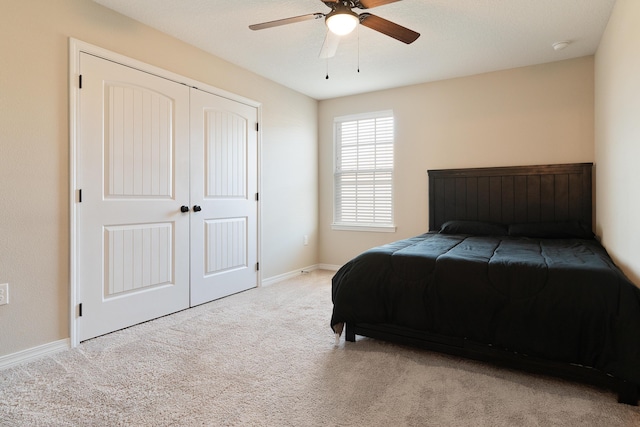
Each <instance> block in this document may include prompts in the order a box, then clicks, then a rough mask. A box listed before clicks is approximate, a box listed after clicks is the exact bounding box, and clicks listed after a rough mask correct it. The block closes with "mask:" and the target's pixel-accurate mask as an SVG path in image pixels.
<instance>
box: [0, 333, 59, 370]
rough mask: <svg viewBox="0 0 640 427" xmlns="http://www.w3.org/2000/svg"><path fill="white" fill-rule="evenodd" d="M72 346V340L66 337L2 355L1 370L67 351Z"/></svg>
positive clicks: (0, 359)
mask: <svg viewBox="0 0 640 427" xmlns="http://www.w3.org/2000/svg"><path fill="white" fill-rule="evenodd" d="M70 348H71V341H70V340H69V338H65V339H63V340H58V341H54V342H50V343H48V344H42V345H39V346H37V347H33V348H28V349H26V350H22V351H19V352H17V353H12V354H8V355H6V356H0V370H2V369H6V368H10V367H12V366H16V365H20V364H22V363H27V362H31V361H32V360H36V359H39V358H41V357H45V356H49V355H52V354H55V353H58V352H60V351H65V350H68V349H70Z"/></svg>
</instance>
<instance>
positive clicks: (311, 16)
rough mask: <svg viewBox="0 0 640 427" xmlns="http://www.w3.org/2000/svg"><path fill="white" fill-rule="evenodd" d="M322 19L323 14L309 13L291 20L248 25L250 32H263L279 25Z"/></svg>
mask: <svg viewBox="0 0 640 427" xmlns="http://www.w3.org/2000/svg"><path fill="white" fill-rule="evenodd" d="M320 18H324V13H309V14H307V15H300V16H294V17H291V18H285V19H277V20H275V21H269V22H263V23H261V24H253V25H249V28H251V29H252V30H264V29H265V28H271V27H279V26H280V25H287V24H293V23H296V22H302V21H310V20H312V19H320Z"/></svg>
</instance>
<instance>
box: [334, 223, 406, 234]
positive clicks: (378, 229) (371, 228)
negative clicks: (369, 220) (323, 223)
mask: <svg viewBox="0 0 640 427" xmlns="http://www.w3.org/2000/svg"><path fill="white" fill-rule="evenodd" d="M331 229H332V230H335V231H367V232H374V233H395V232H396V226H395V225H366V224H363V225H356V224H348V225H347V224H331Z"/></svg>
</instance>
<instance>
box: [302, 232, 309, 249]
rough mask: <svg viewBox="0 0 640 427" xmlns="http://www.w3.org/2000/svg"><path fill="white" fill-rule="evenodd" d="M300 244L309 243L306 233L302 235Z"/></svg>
mask: <svg viewBox="0 0 640 427" xmlns="http://www.w3.org/2000/svg"><path fill="white" fill-rule="evenodd" d="M302 244H303V245H305V246H307V245H308V244H309V236H307V235H306V234H305V235H304V236H303V237H302Z"/></svg>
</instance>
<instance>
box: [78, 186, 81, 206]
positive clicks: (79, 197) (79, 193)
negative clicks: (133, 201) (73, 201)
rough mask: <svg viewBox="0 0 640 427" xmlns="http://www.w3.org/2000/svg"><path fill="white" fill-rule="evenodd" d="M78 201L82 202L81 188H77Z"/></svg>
mask: <svg viewBox="0 0 640 427" xmlns="http://www.w3.org/2000/svg"><path fill="white" fill-rule="evenodd" d="M78 203H82V188H81V189H79V190H78Z"/></svg>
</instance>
